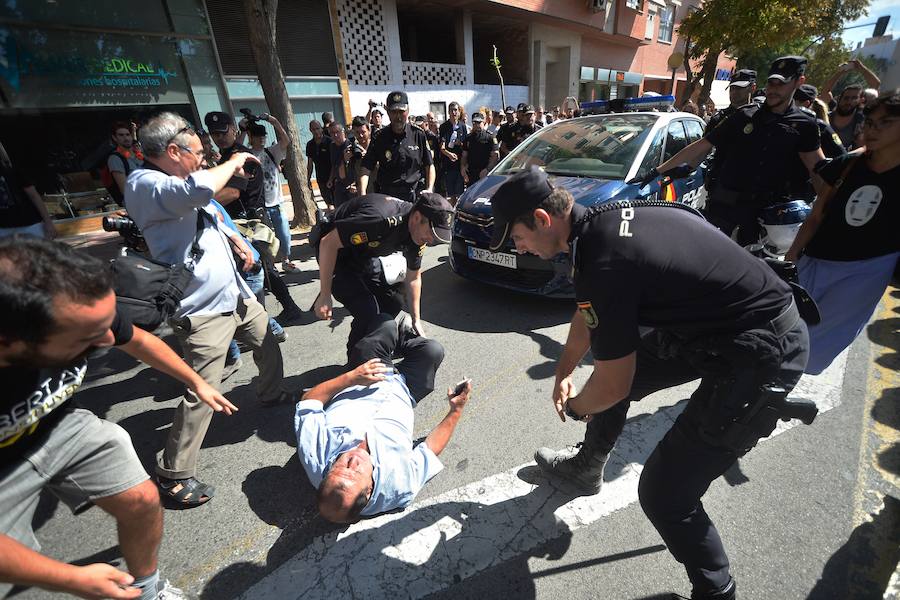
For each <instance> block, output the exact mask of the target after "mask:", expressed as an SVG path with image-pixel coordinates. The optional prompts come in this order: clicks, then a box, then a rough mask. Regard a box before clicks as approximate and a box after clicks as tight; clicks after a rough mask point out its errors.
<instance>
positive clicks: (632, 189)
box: [450, 96, 706, 297]
mask: <svg viewBox="0 0 900 600" xmlns="http://www.w3.org/2000/svg"><path fill="white" fill-rule="evenodd" d="M673 102H674V98H672V97H671V96H668V97H665V96H664V97H653V98H635V99H629V100H626V101H625V110H629V109H631V110H642V111H647V109H648V107H649V108H651V109H652V108H658V109H662V110H665V109H666V108H667V107H668V106H670V105H671V104H672V103H673ZM604 104H605V103H602V102H596V103H589V104H586V105H582V106H583V107H585V108H587V109H592V110H595V111H598V112H603V110H604V108H605V107H604ZM704 127H705V123H704V122H703V120H702V119H700V118H699V117H697V116H696V115H692V114H688V113H682V112H620V113H607V114H596V115H592V116H586V117H579V118H577V119H568V120H562V121H557V122H555V123H552V124H551V125H548V126H546V127H543V128H542V129H539V130H538V131H537V132H536V133H534V134H532V135H531V136H530V137H529V138H528V139H526V140H525V141H524V142H522V143H521V144H519V146H517V147H516V148H515V149H514V150H513V151H512V152H510V153H509V155H507V156H506V157H505V158H504V159H503V160H501V161H500V162H499V163H498V164H497V166H496V167H494V169H493V170H492V171H491V172H490V173H489V174H488V176H487V177H485V178H484V179H482V180H480V181H478V182H476V183H475V184H474V185H472V186H471V187H469V188H468V189H467V190H466V192H465V193H464V194H463V195H462V196H461V197H460V198H459V202H458V203H457V208H456V216H455V219H454V223H453V240H452V242H451V244H450V265H451V267H452V268H453V270H454V271H455V272H456V273H457V274H459V275H461V276H462V277H465V278H468V279H472V280H475V281H479V282H482V283H486V284H490V285H494V286H499V287H503V288H507V289H511V290H516V291H520V292H525V293H530V294H537V295H544V296H554V297H571V296H572V295H573V294H574V289H573V287H572V280H571V279H570V268H569V264H568V262H567V259H566V257H565V256H564V255H559V256H557V257H556V258H554V259H552V260H544V259H541V258H539V257H537V256H534V255H532V254H517V253H516V252H515V249H514V247H513V245H512V243H511V242H508V243H507V247H505V248H502V249H501V250H500V251H498V252H491V251H490V250H489V249H488V248H489V245H490V240H491V233H492V229H493V216H492V214H491V196H492V195H493V194H494V192H495V191H496V190H497V188H498V187H500V185H502V184H503V182H505V181H506V180H507V179H508V178H509V177H510V176H511V175H513V174H514V173H517V172H519V171H521V170H523V169H526V168H529V167H531V166H532V165H537V166H538V167H540V168H541V169H543V170H544V171H545V172H546V173H547V175H549V176H550V180H551V181H552V182H553V184H554V185H555V186H562V187H565V188H566V189H567V190H569V192H571V193H572V196H574V198H575V202H578V203H579V204H582V205H584V206H593V205H596V204H600V203H605V202H615V201H618V200H634V199H639V198H640V199H643V198H650V199H662V200H669V201H673V202H683V203H685V204H688V205H690V206H693V207H695V208H702V207H703V206H704V205H705V201H706V190H705V189H704V187H703V177H704V170H705V167H704V166H703V165H701V166H700V167H698V168H697V170H695V171H694V172H692V173H691V174H690V175H689V176H688V177H686V178H684V179H678V180H675V181H671V180H669V179H657V180H655V181H653V182H651V183H649V184H647V185H646V186H643V187H640V186H638V185H633V184H628V183H625V182H626V181H629V180H631V179H634V178H635V177H642V176H644V175H646V174H647V173H648V172H649V171H650V169H651V168H653V167H657V166H659V165H660V164H661V163H663V162H664V161H666V160H668V159H669V158H671V157H672V156H673V155H675V153H676V152H678V151H679V150H681V149H682V148H684V147H685V146H687V145H688V144H690V143H691V142H694V141H696V140H698V139H700V138H701V137H702V135H703V130H704ZM662 233H663V232H661V234H662Z"/></svg>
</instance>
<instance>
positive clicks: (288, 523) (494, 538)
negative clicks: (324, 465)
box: [201, 457, 576, 599]
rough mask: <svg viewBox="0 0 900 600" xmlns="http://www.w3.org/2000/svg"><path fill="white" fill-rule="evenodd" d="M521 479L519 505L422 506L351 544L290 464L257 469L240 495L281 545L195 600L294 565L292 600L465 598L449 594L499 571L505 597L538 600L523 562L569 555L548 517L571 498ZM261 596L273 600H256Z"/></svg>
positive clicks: (359, 534)
mask: <svg viewBox="0 0 900 600" xmlns="http://www.w3.org/2000/svg"><path fill="white" fill-rule="evenodd" d="M519 477H520V478H521V479H523V480H525V481H527V482H529V483H532V485H534V488H533V489H532V490H531V491H530V492H528V493H527V494H525V495H522V496H517V497H514V498H510V499H507V500H503V501H500V502H496V503H494V504H484V503H481V502H477V501H458V502H443V503H438V504H426V505H424V506H421V507H419V508H416V509H413V510H410V511H406V512H400V513H397V516H398V518H396V519H393V520H388V521H387V522H384V523H381V524H380V525H379V526H377V527H367V526H366V525H367V521H363V522H362V523H361V524H360V525H357V526H354V527H355V530H354V531H352V532H351V533H349V534H347V533H346V531H347V529H346V528H344V527H342V526H335V525H331V524H327V523H325V522H324V521H323V520H322V519H319V518H318V517H311V515H314V514H315V499H314V495H315V491H314V490H313V489H312V486H310V485H309V483H308V482H307V480H306V476H305V475H304V474H303V471H302V469H301V468H300V465H299V461H298V460H297V459H296V457H294V458H292V459H291V460H290V461H288V463H287V464H285V466H284V467H264V468H262V469H258V470H256V471H254V472H252V473H250V474H249V475H248V477H247V479H246V481H245V482H244V486H243V488H244V492H245V493H246V494H247V498H248V500H249V503H250V507H251V508H252V509H253V510H254V512H256V514H257V515H258V516H259V517H260V518H261V519H262V520H263V521H265V522H267V523H269V524H271V525H275V526H277V527H281V528H282V529H283V531H282V533H281V536H280V537H279V539H278V540H277V541H276V542H275V543H274V544H273V546H272V547H271V548H270V550H269V551H268V554H267V558H266V564H265V566H259V565H256V564H253V563H250V562H238V563H234V564H232V565H229V566H228V567H226V568H225V569H223V570H222V571H220V572H219V573H217V574H216V575H215V576H214V577H213V578H212V579H211V580H210V581H209V583H208V584H207V585H206V587H205V588H204V590H203V593H202V596H201V597H202V598H222V597H232V596H234V595H235V592H236V590H245V589H247V588H249V587H250V586H252V585H253V583H255V582H256V581H259V580H260V579H261V578H262V577H264V576H265V575H267V574H269V573H271V572H272V571H273V570H274V569H276V568H277V567H278V566H279V565H281V564H283V563H284V562H285V561H287V560H289V559H292V558H293V560H294V561H295V562H294V564H292V567H291V573H290V577H291V580H290V582H289V585H290V593H291V597H302V598H310V599H314V598H337V597H340V598H362V597H374V598H387V597H402V598H408V597H412V598H420V597H424V596H426V595H429V594H433V593H438V592H441V591H443V590H448V589H451V588H453V589H457V590H460V591H464V590H462V589H460V587H454V586H460V584H464V582H466V581H467V580H469V579H470V578H473V577H474V576H476V575H478V574H479V573H483V572H485V571H487V570H489V569H495V568H496V569H500V570H502V572H503V579H504V581H505V582H508V585H510V586H514V587H515V589H508V590H505V591H504V593H503V595H504V596H505V597H510V598H513V597H514V598H525V599H527V598H535V597H536V592H535V586H534V583H533V578H532V575H531V572H530V569H529V565H528V561H529V559H530V558H531V557H542V558H545V559H547V560H559V559H561V558H562V557H563V556H564V555H565V553H566V552H567V551H568V549H569V546H570V544H571V540H572V531H571V530H570V529H569V527H568V525H567V524H566V523H565V522H564V521H562V520H561V519H559V518H558V517H557V516H556V515H555V514H554V511H556V510H557V509H558V508H560V507H561V506H563V505H564V504H566V503H567V502H569V501H570V500H572V499H573V498H575V497H576V493H575V492H574V491H569V490H566V489H563V488H557V487H555V486H554V485H553V484H552V483H550V482H548V481H546V480H545V479H544V478H543V477H542V476H541V475H540V474H539V470H538V469H537V467H536V466H533V465H532V466H530V467H525V468H523V469H522V470H521V471H520V472H519ZM298 480H299V483H300V485H299V486H295V482H298ZM285 481H291V482H292V485H291V486H285V485H284V482H285ZM273 490H278V491H277V493H276V492H274V491H273ZM285 492H286V493H285ZM317 538H319V539H317ZM295 555H296V558H294V557H295ZM267 591H268V592H270V593H273V590H261V591H260V593H261V594H262V593H266V592H267ZM270 597H275V596H274V595H273V596H270Z"/></svg>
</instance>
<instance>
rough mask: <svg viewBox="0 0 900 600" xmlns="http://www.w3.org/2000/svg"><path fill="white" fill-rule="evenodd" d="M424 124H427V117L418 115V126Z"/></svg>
mask: <svg viewBox="0 0 900 600" xmlns="http://www.w3.org/2000/svg"><path fill="white" fill-rule="evenodd" d="M424 122H425V117H423V116H422V115H418V116H417V117H416V124H417V125H418V124H419V123H424Z"/></svg>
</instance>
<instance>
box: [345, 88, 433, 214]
mask: <svg viewBox="0 0 900 600" xmlns="http://www.w3.org/2000/svg"><path fill="white" fill-rule="evenodd" d="M385 106H386V107H387V111H388V116H389V117H390V119H391V126H390V128H384V129H382V130H381V131H379V132H378V135H376V136H375V138H374V139H373V140H372V145H371V146H370V147H369V150H368V152H366V155H365V157H364V158H363V160H362V166H361V168H360V170H359V172H360V175H359V182H358V184H357V189H360V190H365V189H368V184H369V176H370V175H371V173H372V171H373V170H374V169H375V166H376V165H378V175H377V177H376V178H375V183H376V185H377V187H378V191H379V192H381V193H382V194H387V195H389V196H394V197H395V198H400V199H401V200H406V201H409V202H413V201H415V199H416V192H417V191H418V189H417V188H418V185H419V179H421V178H422V177H423V176H424V178H425V190H427V191H429V192H430V191H432V190H434V173H435V171H434V160H433V158H432V155H431V151H430V150H429V149H428V141H427V139H426V136H425V132H424V131H423V130H422V129H419V128H418V127H416V126H415V125H411V124H410V123H409V99H408V98H407V96H406V92H391V93H390V94H388V97H387V102H386V103H385Z"/></svg>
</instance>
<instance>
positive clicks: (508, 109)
mask: <svg viewBox="0 0 900 600" xmlns="http://www.w3.org/2000/svg"><path fill="white" fill-rule="evenodd" d="M503 112H505V113H506V114H510V113H514V112H516V111H515V110H514V109H513V107H512V106H507V107H506V109H505V110H504V111H503Z"/></svg>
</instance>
